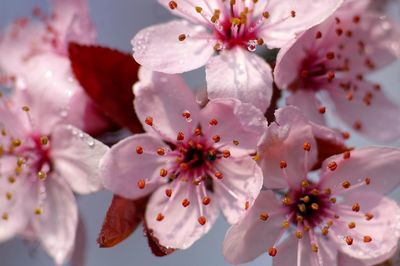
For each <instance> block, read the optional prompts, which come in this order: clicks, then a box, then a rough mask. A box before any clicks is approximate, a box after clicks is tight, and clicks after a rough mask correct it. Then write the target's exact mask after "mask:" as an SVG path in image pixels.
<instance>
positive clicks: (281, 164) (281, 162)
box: [279, 160, 287, 169]
mask: <svg viewBox="0 0 400 266" xmlns="http://www.w3.org/2000/svg"><path fill="white" fill-rule="evenodd" d="M279 167H280V168H281V169H284V168H286V167H287V163H286V161H283V160H282V161H280V162H279Z"/></svg>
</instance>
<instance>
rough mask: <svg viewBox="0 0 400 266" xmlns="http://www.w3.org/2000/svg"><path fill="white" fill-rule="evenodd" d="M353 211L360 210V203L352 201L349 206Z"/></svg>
mask: <svg viewBox="0 0 400 266" xmlns="http://www.w3.org/2000/svg"><path fill="white" fill-rule="evenodd" d="M351 209H352V210H353V212H359V211H360V204H358V203H354V204H353V206H352V207H351Z"/></svg>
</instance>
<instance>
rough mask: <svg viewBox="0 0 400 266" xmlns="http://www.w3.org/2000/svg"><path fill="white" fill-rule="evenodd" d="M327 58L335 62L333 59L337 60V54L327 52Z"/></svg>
mask: <svg viewBox="0 0 400 266" xmlns="http://www.w3.org/2000/svg"><path fill="white" fill-rule="evenodd" d="M326 58H327V59H328V60H333V59H335V53H334V52H327V53H326Z"/></svg>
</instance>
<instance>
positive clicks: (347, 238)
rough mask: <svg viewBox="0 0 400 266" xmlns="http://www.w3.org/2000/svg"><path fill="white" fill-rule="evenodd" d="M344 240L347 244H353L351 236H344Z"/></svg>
mask: <svg viewBox="0 0 400 266" xmlns="http://www.w3.org/2000/svg"><path fill="white" fill-rule="evenodd" d="M345 241H346V243H347V245H349V246H351V245H352V244H353V238H352V237H351V236H346V237H345Z"/></svg>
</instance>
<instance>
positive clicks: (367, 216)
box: [365, 212, 374, 221]
mask: <svg viewBox="0 0 400 266" xmlns="http://www.w3.org/2000/svg"><path fill="white" fill-rule="evenodd" d="M372 218H374V215H373V214H372V213H370V212H367V213H366V214H365V219H366V220H367V221H371V220H372Z"/></svg>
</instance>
